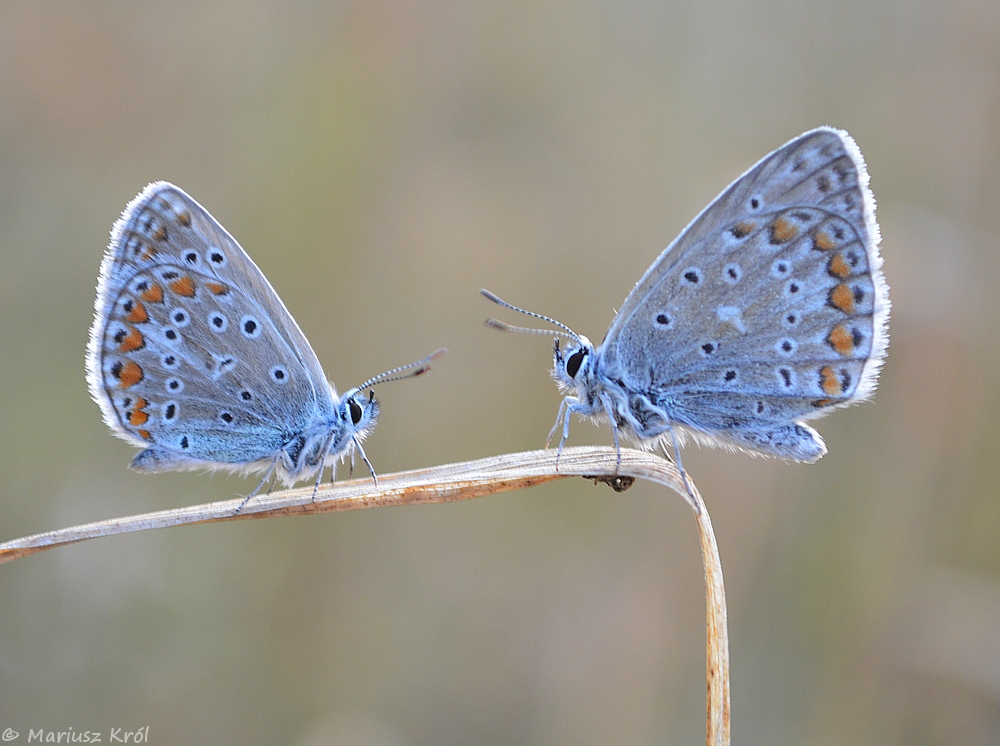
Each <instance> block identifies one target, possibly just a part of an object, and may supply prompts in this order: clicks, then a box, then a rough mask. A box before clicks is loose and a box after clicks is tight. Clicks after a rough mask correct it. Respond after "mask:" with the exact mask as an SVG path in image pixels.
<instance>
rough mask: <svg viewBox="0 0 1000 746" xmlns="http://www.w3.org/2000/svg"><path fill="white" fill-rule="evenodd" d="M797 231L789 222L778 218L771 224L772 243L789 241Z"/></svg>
mask: <svg viewBox="0 0 1000 746" xmlns="http://www.w3.org/2000/svg"><path fill="white" fill-rule="evenodd" d="M798 233H799V229H798V228H796V227H795V226H794V225H792V224H791V223H789V222H788V221H787V220H785V219H784V218H778V219H777V220H775V221H774V225H772V226H771V240H772V241H773V242H774V243H785V242H786V241H791V240H792V239H793V238H795V236H797V235H798Z"/></svg>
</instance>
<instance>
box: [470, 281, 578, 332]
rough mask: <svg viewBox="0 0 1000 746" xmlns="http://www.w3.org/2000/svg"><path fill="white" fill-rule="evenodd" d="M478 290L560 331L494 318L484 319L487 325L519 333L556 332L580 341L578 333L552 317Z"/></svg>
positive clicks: (501, 303)
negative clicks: (535, 327)
mask: <svg viewBox="0 0 1000 746" xmlns="http://www.w3.org/2000/svg"><path fill="white" fill-rule="evenodd" d="M479 292H480V293H482V294H483V295H484V296H485V297H486V298H488V299H489V300H491V301H493V302H494V303H496V304H497V305H498V306H503V307H504V308H509V309H510V310H511V311H517V312H518V313H523V314H524V315H525V316H531V318H533V319H539V320H540V321H545V322H547V323H549V324H552V326H555V327H558V328H559V329H562V331H561V332H553V331H550V330H548V329H532V328H530V327H525V326H513V325H511V324H507V323H505V322H503V321H497V320H496V319H486V325H487V326H492V327H493V328H494V329H499V330H500V331H504V332H518V333H520V334H556V335H558V336H560V337H571V338H572V339H575V340H576V341H577V342H579V341H580V335H579V334H577V333H576V332H575V331H573V330H572V329H570V328H569V327H568V326H566V325H565V324H562V323H560V322H558V321H556V320H555V319H553V318H550V317H548V316H543V315H542V314H540V313H535V312H534V311H526V310H525V309H523V308H519V307H518V306H515V305H514V304H513V303H508V302H507V301H505V300H504V299H503V298H500V297H499V296H496V295H494V294H493V293H491V292H490V291H489V290H480V291H479Z"/></svg>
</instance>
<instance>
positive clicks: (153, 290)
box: [139, 285, 163, 303]
mask: <svg viewBox="0 0 1000 746" xmlns="http://www.w3.org/2000/svg"><path fill="white" fill-rule="evenodd" d="M139 297H140V298H142V299H143V300H144V301H146V302H147V303H163V287H162V286H160V285H150V286H149V288H147V289H146V290H143V291H142V293H140V294H139Z"/></svg>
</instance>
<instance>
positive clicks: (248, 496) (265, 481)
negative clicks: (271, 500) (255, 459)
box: [233, 459, 278, 515]
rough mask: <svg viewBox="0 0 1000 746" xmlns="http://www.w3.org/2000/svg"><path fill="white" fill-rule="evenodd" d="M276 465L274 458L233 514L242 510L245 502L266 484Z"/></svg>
mask: <svg viewBox="0 0 1000 746" xmlns="http://www.w3.org/2000/svg"><path fill="white" fill-rule="evenodd" d="M277 465H278V459H275V460H274V461H272V462H271V465H270V466H269V467H267V471H266V472H264V478H263V479H261V480H260V483H259V484H258V485H257V486H256V487H254V489H253V492H251V493H250V494H249V495H247V496H246V497H244V498H243V502H241V503H240V506H239V507H238V508H237V509H236V510H235V511H234V512H233V515H236V514H237V513H239V512H240V511H241V510H243V508H244V507H246V504H247V503H248V502H250V499H251V498H253V497H256V496H257V494H258V493H259V492H260V491H261V488H263V486H264V485H265V484H267V481H268V480H269V479H270V478H271V475H272V474H274V469H275V467H276V466H277ZM270 491H271V490H268V492H270Z"/></svg>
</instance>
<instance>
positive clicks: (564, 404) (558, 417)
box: [545, 396, 572, 451]
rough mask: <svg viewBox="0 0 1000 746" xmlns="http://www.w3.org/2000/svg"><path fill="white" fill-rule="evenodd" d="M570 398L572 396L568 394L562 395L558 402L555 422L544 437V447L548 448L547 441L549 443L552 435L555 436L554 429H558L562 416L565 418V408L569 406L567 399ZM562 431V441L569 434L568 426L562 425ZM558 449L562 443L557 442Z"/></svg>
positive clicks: (560, 448)
mask: <svg viewBox="0 0 1000 746" xmlns="http://www.w3.org/2000/svg"><path fill="white" fill-rule="evenodd" d="M571 398H572V397H569V396H565V397H563V400H562V401H561V402H559V413H558V414H557V415H556V422H555V424H554V425H553V426H552V429H551V430H549V437H547V438H546V439H545V447H546V448H548V447H549V443H551V442H552V438H553V436H555V434H556V430H558V429H559V424H560V423H561V422H563V418H566V417H567V414H566V409H567V407H568V406H569V400H570V399H571ZM563 431H564V432H563V437H562V439H563V441H565V440H566V438H567V437H568V436H569V428H568V427H564V428H563ZM559 450H560V451H561V450H562V443H560V444H559Z"/></svg>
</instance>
